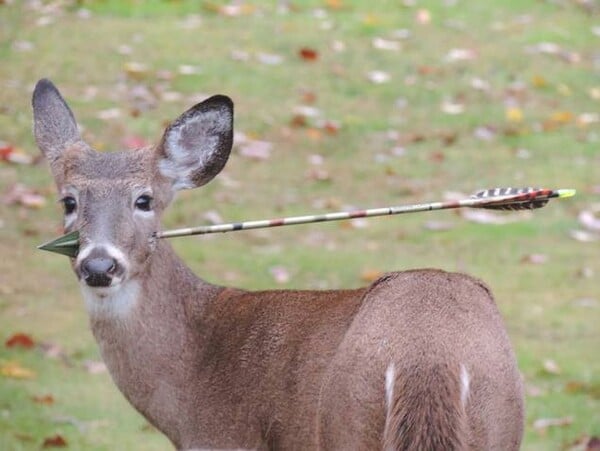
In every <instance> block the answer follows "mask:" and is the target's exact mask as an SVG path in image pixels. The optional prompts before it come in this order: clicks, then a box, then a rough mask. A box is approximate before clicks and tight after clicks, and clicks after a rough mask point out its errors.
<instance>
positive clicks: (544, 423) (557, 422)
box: [533, 417, 573, 432]
mask: <svg viewBox="0 0 600 451" xmlns="http://www.w3.org/2000/svg"><path fill="white" fill-rule="evenodd" d="M571 424H573V417H562V418H538V419H537V420H535V421H534V422H533V428H534V429H535V430H537V431H538V432H544V431H545V430H546V429H548V428H549V427H560V426H569V425H571Z"/></svg>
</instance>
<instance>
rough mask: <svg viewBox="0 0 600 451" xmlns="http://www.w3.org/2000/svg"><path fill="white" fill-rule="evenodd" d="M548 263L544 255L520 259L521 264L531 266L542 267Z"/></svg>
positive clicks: (532, 255)
mask: <svg viewBox="0 0 600 451" xmlns="http://www.w3.org/2000/svg"><path fill="white" fill-rule="evenodd" d="M547 262H548V256H547V255H546V254H528V255H524V256H523V257H521V263H530V264H532V265H543V264H544V263H547Z"/></svg>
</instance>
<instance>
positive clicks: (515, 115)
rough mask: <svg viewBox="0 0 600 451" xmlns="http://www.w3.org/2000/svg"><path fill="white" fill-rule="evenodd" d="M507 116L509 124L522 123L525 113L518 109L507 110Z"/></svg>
mask: <svg viewBox="0 0 600 451" xmlns="http://www.w3.org/2000/svg"><path fill="white" fill-rule="evenodd" d="M505 116H506V120H507V121H508V122H521V121H522V120H523V111H522V110H521V109H520V108H517V107H511V108H507V109H506V112H505Z"/></svg>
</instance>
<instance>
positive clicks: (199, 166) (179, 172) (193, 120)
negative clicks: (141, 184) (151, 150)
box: [158, 95, 233, 190]
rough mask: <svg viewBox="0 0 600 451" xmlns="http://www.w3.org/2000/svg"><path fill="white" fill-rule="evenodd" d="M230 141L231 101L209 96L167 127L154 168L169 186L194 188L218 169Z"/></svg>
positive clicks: (213, 174) (225, 98)
mask: <svg viewBox="0 0 600 451" xmlns="http://www.w3.org/2000/svg"><path fill="white" fill-rule="evenodd" d="M232 144H233V102H232V101H231V99H230V98H229V97H226V96H222V95H217V96H213V97H211V98H209V99H207V100H205V101H204V102H201V103H199V104H197V105H196V106H194V107H192V108H190V109H189V110H188V111H186V112H185V113H183V114H182V115H181V116H180V117H179V118H178V119H177V120H176V121H175V122H173V123H172V124H171V125H170V126H169V127H168V128H167V130H166V131H165V134H164V136H163V140H162V142H161V144H160V145H159V147H158V168H159V170H160V172H161V173H162V175H163V176H165V177H167V178H168V179H170V180H171V182H172V184H173V189H176V190H179V189H186V188H196V187H198V186H202V185H204V184H206V183H208V182H209V181H211V180H212V179H213V177H214V176H216V175H217V174H218V173H219V172H221V169H223V167H224V166H225V163H226V162H227V159H228V158H229V153H230V152H231V146H232Z"/></svg>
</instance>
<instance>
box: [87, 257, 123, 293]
mask: <svg viewBox="0 0 600 451" xmlns="http://www.w3.org/2000/svg"><path fill="white" fill-rule="evenodd" d="M116 268H117V261H116V260H115V259H114V258H107V257H95V258H87V259H85V260H84V261H83V263H82V264H81V271H82V276H83V278H84V279H85V282H86V283H87V284H88V285H89V286H90V287H107V286H109V285H110V282H111V280H112V276H113V274H114V272H115V270H116Z"/></svg>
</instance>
